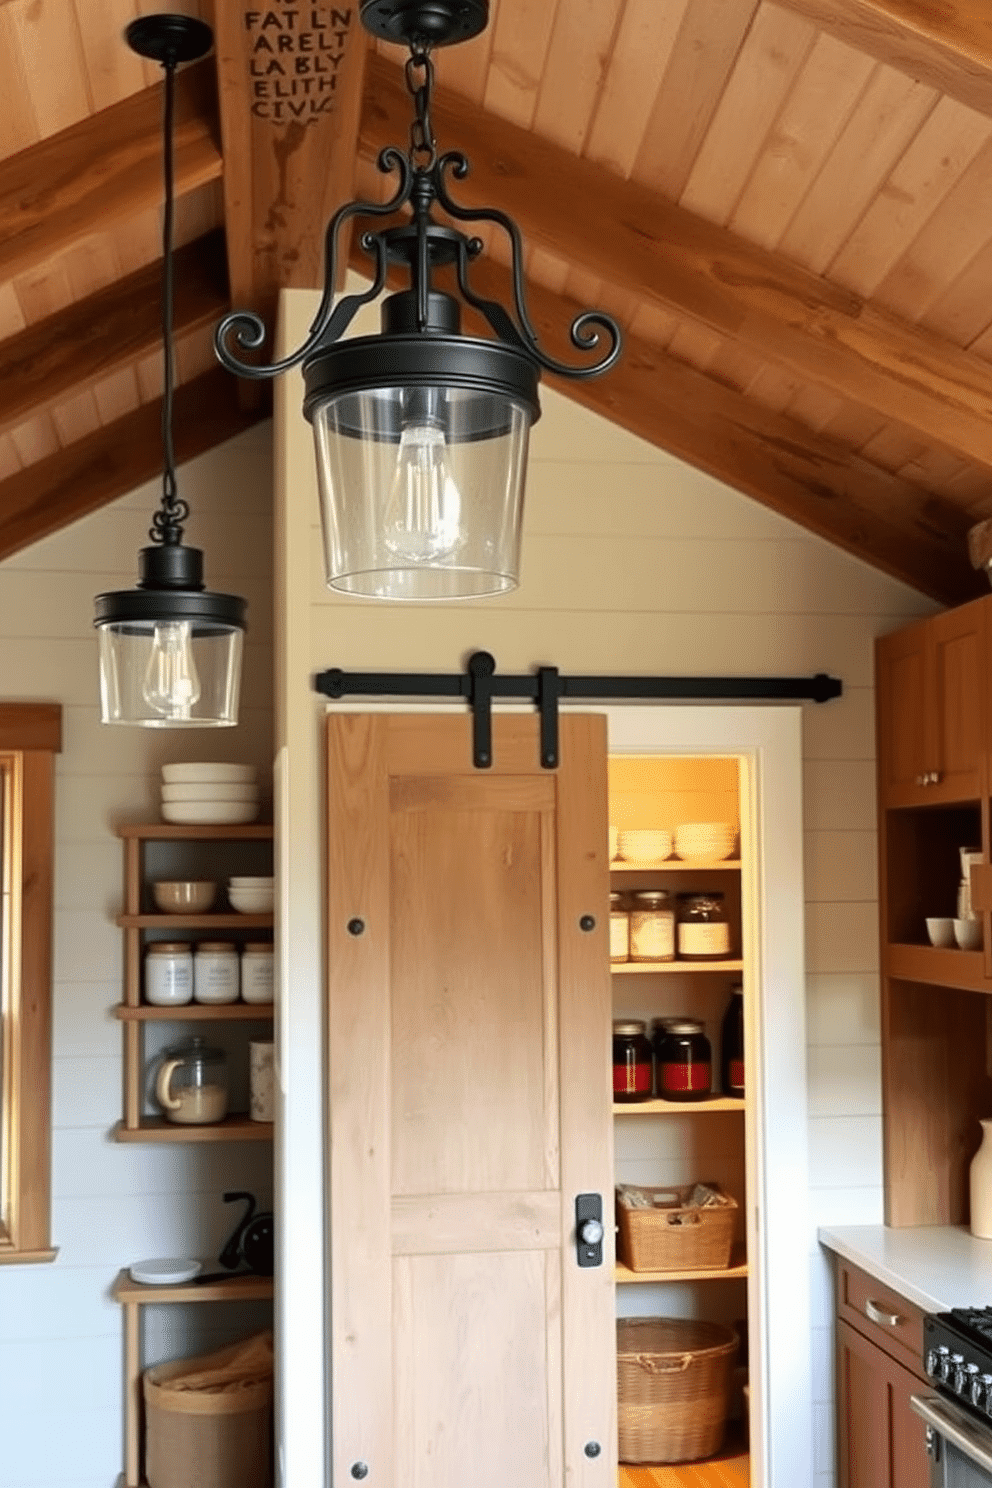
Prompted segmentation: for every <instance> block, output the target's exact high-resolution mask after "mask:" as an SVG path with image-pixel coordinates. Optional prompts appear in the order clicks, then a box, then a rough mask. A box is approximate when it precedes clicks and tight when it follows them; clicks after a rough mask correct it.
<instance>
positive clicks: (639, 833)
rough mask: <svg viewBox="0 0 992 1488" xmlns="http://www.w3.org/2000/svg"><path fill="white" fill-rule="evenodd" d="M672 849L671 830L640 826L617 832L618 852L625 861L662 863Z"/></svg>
mask: <svg viewBox="0 0 992 1488" xmlns="http://www.w3.org/2000/svg"><path fill="white" fill-rule="evenodd" d="M671 851H672V834H671V832H665V831H661V830H658V829H655V828H647V827H638V828H632V829H630V830H628V831H625V832H618V833H617V852H618V853H619V855H620V857H621V858H622V859H623V861H624V862H625V863H662V862H664V860H665V859H666V858H667V857H669V855H670V854H671Z"/></svg>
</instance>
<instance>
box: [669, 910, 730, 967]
mask: <svg viewBox="0 0 992 1488" xmlns="http://www.w3.org/2000/svg"><path fill="white" fill-rule="evenodd" d="M678 948H679V959H680V960H685V961H716V960H720V959H725V958H726V957H727V956H729V955H730V925H729V924H728V922H727V911H726V908H725V906H724V902H723V895H722V894H714V893H706V894H699V893H696V894H680V895H679V905H678Z"/></svg>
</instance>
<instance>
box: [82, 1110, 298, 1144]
mask: <svg viewBox="0 0 992 1488" xmlns="http://www.w3.org/2000/svg"><path fill="white" fill-rule="evenodd" d="M111 1136H112V1137H113V1140H114V1141H115V1142H267V1141H271V1139H272V1123H271V1121H252V1119H251V1117H250V1116H228V1117H227V1118H226V1120H224V1121H221V1122H218V1123H217V1124H216V1126H213V1125H211V1126H183V1125H179V1124H178V1123H176V1122H174V1121H166V1119H165V1117H164V1116H143V1117H142V1118H141V1120H140V1122H139V1124H138V1125H137V1126H125V1124H124V1122H123V1121H118V1123H117V1125H116V1126H115V1127H114V1129H113V1131H112V1133H111Z"/></svg>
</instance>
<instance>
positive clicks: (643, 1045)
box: [613, 1018, 654, 1101]
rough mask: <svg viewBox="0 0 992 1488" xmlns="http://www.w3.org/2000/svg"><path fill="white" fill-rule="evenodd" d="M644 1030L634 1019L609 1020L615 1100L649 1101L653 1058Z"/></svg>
mask: <svg viewBox="0 0 992 1488" xmlns="http://www.w3.org/2000/svg"><path fill="white" fill-rule="evenodd" d="M644 1027H645V1025H644V1023H643V1022H641V1020H640V1019H637V1018H615V1019H614V1021H613V1099H614V1100H615V1101H640V1100H650V1099H651V1088H652V1077H653V1074H654V1070H653V1059H652V1055H651V1044H650V1041H649V1039H648V1037H647V1034H646V1033H645V1031H644Z"/></svg>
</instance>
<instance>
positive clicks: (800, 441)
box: [351, 248, 987, 604]
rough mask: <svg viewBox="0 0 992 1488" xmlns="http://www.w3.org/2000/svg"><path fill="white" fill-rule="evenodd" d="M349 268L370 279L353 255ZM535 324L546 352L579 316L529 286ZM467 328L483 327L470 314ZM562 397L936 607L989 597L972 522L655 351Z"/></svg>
mask: <svg viewBox="0 0 992 1488" xmlns="http://www.w3.org/2000/svg"><path fill="white" fill-rule="evenodd" d="M351 261H352V267H353V268H354V269H355V270H356V271H357V272H359V273H363V274H366V275H367V273H368V260H367V258H366V257H365V255H364V254H362V252H361V251H360V250H359V249H357V248H353V250H352V255H351ZM473 283H474V285H475V287H476V289H477V291H478V293H479V294H481V295H483V296H485V297H487V298H491V299H495V300H500V301H501V302H502V303H504V304H506V303H507V302H508V301H509V299H510V297H511V295H512V286H511V282H510V275H509V272H508V271H507V270H506V269H503V268H501V267H500V266H499V265H498V264H495V263H493V262H492V260H487V259H480V260H479V262H478V263H477V264H476V265H475V271H474V273H473ZM527 289H528V297H529V306H530V314H531V320H532V321H533V324H534V327H535V329H536V331H537V333H538V335H539V336H540V337H541V339H542V341H543V342H544V343H545V344H550V345H554V344H555V343H556V342H560V340H561V331H562V327H563V326H567V325H569V324H570V323H571V321H572V320H573V319H574V317H575V316H576V315H577V314H578V313H579V311H580V309H581V308H582V307H581V306H579V305H578V304H576V303H575V302H574V301H571V300H568V299H566V298H565V297H563V296H561V295H558V294H555V293H554V292H552V291H551V290H548V289H545V288H544V287H543V286H540V285H535V284H534V283H533V282H531V283H529V284H528V286H527ZM466 319H467V327H466V328H467V329H471V330H473V331H475V332H476V333H479V334H481V333H482V332H483V331H484V330H485V331H486V332H487V333H488V334H491V332H489V331H488V328H487V327H484V326H483V325H482V323H481V319H480V318H479V317H478V316H477V315H476V313H475V312H474V311H468V312H467V316H466ZM548 382H549V384H550V385H551V386H553V387H555V388H557V390H558V391H560V392H561V393H563V394H564V395H565V396H566V397H569V398H572V399H573V400H574V401H576V402H578V403H581V404H582V405H583V406H584V407H586V408H589V409H591V410H592V412H594V413H598V414H601V415H602V417H604V418H607V419H609V420H610V421H611V422H612V423H615V424H619V425H620V427H621V428H624V429H628V430H629V431H630V432H631V433H632V434H636V435H637V436H638V437H639V438H641V439H644V440H646V441H647V442H648V443H649V444H653V445H655V446H656V447H658V448H660V449H664V450H666V451H667V452H668V453H670V454H673V455H676V456H678V458H679V459H682V460H685V462H686V463H687V464H689V465H693V466H695V468H696V469H698V470H703V471H705V472H706V473H707V474H708V475H712V476H714V477H715V478H716V479H717V480H721V481H723V482H724V483H725V484H726V485H728V486H731V487H733V489H734V490H737V491H741V492H743V493H744V494H745V495H747V496H751V497H753V498H754V499H755V500H756V501H758V502H760V503H761V505H762V506H767V507H770V508H771V510H772V511H776V512H778V513H780V515H782V516H784V517H787V518H788V519H789V520H790V521H793V522H796V523H798V524H799V526H801V527H804V528H806V529H807V530H808V531H810V532H814V533H816V534H817V536H819V537H823V538H826V539H827V541H829V542H832V543H834V544H836V545H837V546H838V547H840V548H843V549H844V550H845V551H847V552H849V553H852V554H853V555H854V556H855V557H857V558H861V559H863V560H864V561H865V562H866V563H870V564H871V565H872V566H873V567H875V568H878V569H880V570H882V572H883V573H887V574H890V575H891V576H892V577H893V578H895V579H900V580H902V582H903V583H906V584H910V585H911V586H912V587H913V588H914V589H919V590H920V591H921V592H922V593H924V594H928V595H930V596H931V598H933V599H936V600H939V601H940V602H941V603H943V604H959V603H961V602H963V601H965V600H968V599H974V598H975V597H976V596H977V595H979V594H981V593H984V592H986V588H987V586H986V584H985V582H984V580H983V578H982V576H981V575H980V574H977V573H976V572H975V570H974V569H973V568H972V567H971V563H970V561H969V558H968V547H967V537H966V534H967V530H968V527H969V526H970V524H971V519H970V517H969V516H968V514H967V513H966V512H963V511H961V510H959V509H958V508H957V507H955V506H953V505H952V504H951V503H950V502H948V501H945V500H944V499H942V498H941V497H939V496H936V495H934V494H933V493H931V492H929V491H927V490H925V489H924V488H923V487H920V486H915V485H913V484H911V483H910V482H909V481H904V480H900V479H899V478H898V477H897V476H894V475H890V474H888V473H887V472H886V471H884V470H881V469H879V467H878V466H876V465H872V464H870V463H869V462H868V461H866V460H863V459H861V458H859V457H858V456H857V455H853V454H852V453H851V451H850V450H848V449H846V448H845V447H843V446H842V445H840V444H839V443H838V442H836V441H834V440H831V439H828V438H826V437H824V436H823V435H819V434H816V433H814V432H813V431H812V430H810V429H807V428H806V427H804V426H803V425H801V424H799V423H797V422H796V421H795V420H793V419H789V418H786V417H784V416H782V415H780V414H775V413H772V412H771V411H769V410H768V409H766V408H764V407H763V406H762V405H761V404H758V403H756V402H754V401H752V400H749V399H748V398H746V397H745V396H744V394H743V393H738V392H736V391H734V390H733V389H731V388H728V387H726V386H724V385H723V384H722V383H718V382H716V381H714V380H713V379H712V378H710V377H707V376H705V375H704V374H703V373H702V372H697V371H695V370H694V369H693V368H692V367H688V366H686V365H685V363H683V362H679V361H676V359H675V358H674V357H671V356H669V355H668V354H667V352H665V351H664V350H662V349H661V348H660V347H658V346H655V345H653V344H652V343H650V342H648V341H645V340H643V339H641V338H639V337H634V336H628V337H627V339H626V342H625V345H624V353H623V356H622V357H621V359H620V361H619V362H618V363H617V365H616V366H615V367H613V368H612V369H611V370H610V371H609V372H608V373H606V374H605V375H604V376H603V377H600V378H596V379H593V380H591V381H588V382H569V381H566V380H564V379H556V378H554V377H549V378H548Z"/></svg>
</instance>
